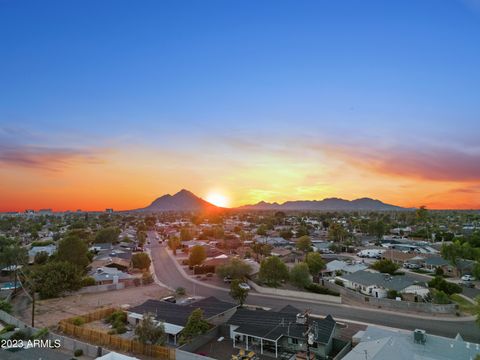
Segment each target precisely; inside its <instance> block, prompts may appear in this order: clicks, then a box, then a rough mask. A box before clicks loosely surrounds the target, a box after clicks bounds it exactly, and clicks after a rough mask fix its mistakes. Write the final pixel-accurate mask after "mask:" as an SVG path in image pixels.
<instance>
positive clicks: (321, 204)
mask: <svg viewBox="0 0 480 360" xmlns="http://www.w3.org/2000/svg"><path fill="white" fill-rule="evenodd" d="M238 209H244V210H286V211H288V210H290V211H301V210H309V211H396V210H407V209H406V208H403V207H400V206H396V205H390V204H385V203H384V202H381V201H380V200H375V199H370V198H361V199H356V200H352V201H350V200H344V199H339V198H328V199H324V200H297V201H287V202H284V203H282V204H279V203H276V202H274V203H267V202H265V201H261V202H259V203H257V204H254V205H245V206H240V207H239V208H238Z"/></svg>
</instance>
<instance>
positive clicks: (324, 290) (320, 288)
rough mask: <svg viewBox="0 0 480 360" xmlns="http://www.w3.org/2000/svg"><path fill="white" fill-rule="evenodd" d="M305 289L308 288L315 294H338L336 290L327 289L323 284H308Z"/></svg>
mask: <svg viewBox="0 0 480 360" xmlns="http://www.w3.org/2000/svg"><path fill="white" fill-rule="evenodd" d="M305 290H308V291H310V292H312V293H315V294H323V295H332V296H340V294H339V293H338V292H336V291H333V290H330V289H327V288H326V287H324V286H321V285H318V284H313V283H312V284H310V285H308V286H305Z"/></svg>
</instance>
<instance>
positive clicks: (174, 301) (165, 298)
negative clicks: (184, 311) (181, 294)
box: [162, 296, 177, 304]
mask: <svg viewBox="0 0 480 360" xmlns="http://www.w3.org/2000/svg"><path fill="white" fill-rule="evenodd" d="M162 301H166V302H169V303H172V304H176V303H177V299H176V298H175V296H167V297H164V298H163V299H162Z"/></svg>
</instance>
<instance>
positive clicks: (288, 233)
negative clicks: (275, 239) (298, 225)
mask: <svg viewBox="0 0 480 360" xmlns="http://www.w3.org/2000/svg"><path fill="white" fill-rule="evenodd" d="M280 236H281V237H283V238H284V239H285V240H290V239H291V238H292V237H293V232H292V230H291V229H287V230H283V231H281V232H280Z"/></svg>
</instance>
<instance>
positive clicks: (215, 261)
mask: <svg viewBox="0 0 480 360" xmlns="http://www.w3.org/2000/svg"><path fill="white" fill-rule="evenodd" d="M229 261H230V257H229V256H227V255H225V254H222V255H219V256H216V257H213V258H209V259H206V260H205V261H204V262H203V263H202V267H206V268H209V269H210V272H212V273H214V272H216V271H217V267H219V266H222V265H225V264H227V263H228V262H229Z"/></svg>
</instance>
